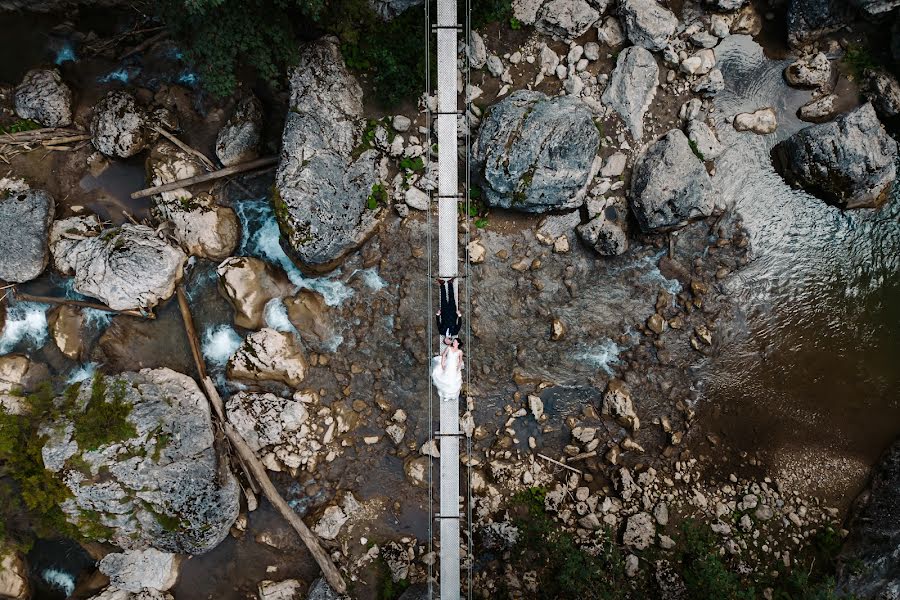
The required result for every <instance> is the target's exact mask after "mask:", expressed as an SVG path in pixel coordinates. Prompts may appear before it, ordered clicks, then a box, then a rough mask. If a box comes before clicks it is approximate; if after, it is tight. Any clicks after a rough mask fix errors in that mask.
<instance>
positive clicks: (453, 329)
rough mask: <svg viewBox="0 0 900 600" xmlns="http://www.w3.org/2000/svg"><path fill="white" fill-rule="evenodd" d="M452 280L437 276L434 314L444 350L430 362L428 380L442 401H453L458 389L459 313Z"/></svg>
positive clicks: (460, 344) (460, 345)
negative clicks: (438, 297) (438, 299)
mask: <svg viewBox="0 0 900 600" xmlns="http://www.w3.org/2000/svg"><path fill="white" fill-rule="evenodd" d="M455 279H456V278H455V277H449V278H444V277H439V278H438V285H440V288H441V308H440V310H439V311H438V312H437V314H435V316H434V318H435V320H436V321H437V326H438V331H439V332H440V335H441V341H442V342H443V344H444V349H443V350H442V351H441V354H440V356H435V357H434V359H433V361H432V368H431V378H432V380H433V381H434V385H435V387H436V388H437V389H438V395H439V396H440V397H441V399H442V400H455V399H456V398H458V397H459V391H460V389H462V370H463V352H462V340H460V339H459V331H460V329H461V328H462V313H461V312H459V308H457V306H456V294H455V290H454V280H455Z"/></svg>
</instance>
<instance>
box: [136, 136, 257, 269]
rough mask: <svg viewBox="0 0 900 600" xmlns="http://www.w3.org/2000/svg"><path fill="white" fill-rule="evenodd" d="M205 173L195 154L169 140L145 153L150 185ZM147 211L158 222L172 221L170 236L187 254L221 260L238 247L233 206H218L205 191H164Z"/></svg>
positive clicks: (238, 229) (238, 233)
mask: <svg viewBox="0 0 900 600" xmlns="http://www.w3.org/2000/svg"><path fill="white" fill-rule="evenodd" d="M203 173H205V170H204V169H203V166H202V165H201V164H200V162H199V161H198V160H197V159H196V158H195V157H194V156H191V155H190V154H188V153H187V152H185V151H184V150H182V149H181V148H178V147H177V146H175V145H174V144H170V143H169V142H160V143H158V144H156V145H155V146H154V147H153V150H151V152H150V155H149V156H148V157H147V174H148V177H149V180H150V181H149V183H150V185H154V186H155V185H164V184H167V183H173V182H175V181H178V180H180V179H187V178H189V177H195V176H197V175H201V174H203ZM150 212H151V213H152V214H153V216H154V217H155V218H156V219H157V220H159V221H160V222H165V221H168V222H170V223H172V225H173V232H172V236H173V237H174V238H175V239H176V240H178V242H179V243H180V244H181V246H182V247H183V248H184V249H185V250H186V251H187V253H188V254H193V255H196V256H201V257H203V258H208V259H210V260H222V259H223V258H226V257H227V256H230V255H231V254H232V253H233V252H234V250H235V248H236V247H237V243H238V239H239V237H240V224H239V223H238V219H237V215H235V213H234V210H232V209H231V208H229V207H226V206H219V205H218V204H217V202H216V199H215V198H214V197H213V196H212V194H210V193H208V192H197V193H192V192H190V191H188V190H186V189H177V190H172V191H169V192H163V193H162V194H158V195H156V196H154V197H153V207H152V208H151V210H150Z"/></svg>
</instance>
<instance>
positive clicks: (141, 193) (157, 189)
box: [131, 156, 278, 200]
mask: <svg viewBox="0 0 900 600" xmlns="http://www.w3.org/2000/svg"><path fill="white" fill-rule="evenodd" d="M277 162H278V157H277V156H269V157H266V158H258V159H256V160H251V161H248V162H245V163H241V164H239V165H234V166H232V167H225V168H224V169H219V170H218V171H213V172H212V173H204V174H203V175H197V176H196V177H188V178H187V179H181V180H179V181H173V182H172V183H166V184H164V185H157V186H154V187H151V188H147V189H144V190H138V191H137V192H134V193H133V194H131V199H132V200H137V199H138V198H146V197H148V196H153V195H155V194H161V193H163V192H171V191H172V190H178V189H181V188H184V187H188V186H191V185H196V184H198V183H204V182H206V181H214V180H216V179H221V178H222V177H228V176H229V175H235V174H237V173H243V172H244V171H253V170H255V169H261V168H263V167H270V166H272V165H274V164H275V163H277Z"/></svg>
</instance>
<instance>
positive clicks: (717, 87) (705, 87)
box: [691, 68, 725, 98]
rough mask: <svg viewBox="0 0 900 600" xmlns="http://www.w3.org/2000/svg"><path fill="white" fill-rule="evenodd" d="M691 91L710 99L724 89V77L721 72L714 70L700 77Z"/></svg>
mask: <svg viewBox="0 0 900 600" xmlns="http://www.w3.org/2000/svg"><path fill="white" fill-rule="evenodd" d="M691 89H692V90H693V91H694V92H695V93H697V94H700V95H701V96H703V97H704V98H712V97H713V96H715V95H716V94H718V93H719V92H721V91H722V90H724V89H725V77H724V76H723V75H722V71H720V70H719V69H718V68H714V69H712V70H711V71H710V72H709V73H707V74H706V75H704V76H703V77H701V78H700V80H699V81H697V83H695V84H694V85H693V86H692V87H691Z"/></svg>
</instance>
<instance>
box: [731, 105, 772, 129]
mask: <svg viewBox="0 0 900 600" xmlns="http://www.w3.org/2000/svg"><path fill="white" fill-rule="evenodd" d="M734 128H735V129H736V130H737V131H752V132H753V133H757V134H759V135H766V134H769V133H774V132H775V130H776V129H777V128H778V121H777V120H776V118H775V111H774V110H773V109H771V108H760V109H759V110H756V111H753V112H752V113H740V114H738V115H736V116H735V117H734Z"/></svg>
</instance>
